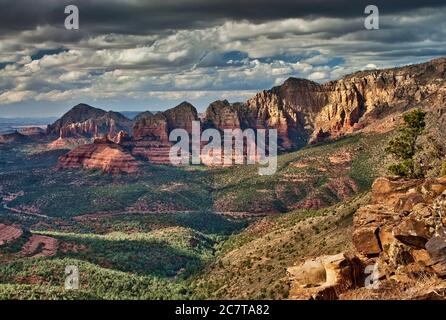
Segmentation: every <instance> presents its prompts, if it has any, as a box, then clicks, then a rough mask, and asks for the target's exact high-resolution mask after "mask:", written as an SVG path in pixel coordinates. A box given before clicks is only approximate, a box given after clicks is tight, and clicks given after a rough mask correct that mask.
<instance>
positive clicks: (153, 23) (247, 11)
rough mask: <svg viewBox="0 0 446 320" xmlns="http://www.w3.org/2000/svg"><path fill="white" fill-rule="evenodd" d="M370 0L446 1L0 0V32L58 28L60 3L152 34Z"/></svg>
mask: <svg viewBox="0 0 446 320" xmlns="http://www.w3.org/2000/svg"><path fill="white" fill-rule="evenodd" d="M370 3H373V4H374V5H377V6H378V7H379V8H380V12H381V14H394V13H395V14H399V13H401V12H403V11H408V10H413V9H420V8H424V7H430V8H435V7H440V6H444V5H445V2H444V0H425V1H414V0H393V1H388V0H386V1H385V0H374V1H370V0H367V1H363V0H359V1H352V0H269V1H267V0H243V1H242V0H179V1H174V2H173V1H165V0H151V1H144V0H131V1H104V0H96V1H91V0H81V1H73V0H40V1H34V0H2V1H0V4H1V10H0V32H1V33H3V34H4V33H10V32H13V31H23V30H30V29H34V28H35V27H36V26H38V25H47V24H49V25H53V26H60V27H62V26H63V21H64V18H65V15H64V7H65V6H66V5H68V4H75V5H77V6H78V7H79V10H80V13H81V25H82V27H83V28H86V29H88V30H89V31H90V32H92V33H109V32H114V33H124V34H150V33H159V32H160V31H162V30H166V29H189V28H200V27H205V26H209V25H215V24H218V23H220V22H221V21H223V20H242V19H246V20H249V21H253V22H263V21H267V20H274V19H284V18H304V17H321V16H323V17H341V18H349V17H350V18H351V17H359V16H363V15H364V8H365V6H366V5H368V4H370Z"/></svg>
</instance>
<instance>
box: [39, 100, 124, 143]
mask: <svg viewBox="0 0 446 320" xmlns="http://www.w3.org/2000/svg"><path fill="white" fill-rule="evenodd" d="M131 130H132V121H131V120H129V119H127V118H126V117H124V116H123V115H122V114H120V113H118V112H113V111H109V112H106V111H104V110H101V109H98V108H93V107H91V106H89V105H86V104H79V105H77V106H75V107H73V108H72V109H71V110H70V111H68V112H67V113H66V114H64V115H63V116H62V117H61V118H60V119H59V120H57V121H56V122H55V123H53V124H52V125H49V126H48V129H47V133H48V134H50V135H56V136H59V138H62V139H64V138H95V137H100V136H103V135H108V136H110V137H113V136H115V135H116V134H117V133H118V132H119V131H126V132H128V133H131Z"/></svg>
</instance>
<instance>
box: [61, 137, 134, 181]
mask: <svg viewBox="0 0 446 320" xmlns="http://www.w3.org/2000/svg"><path fill="white" fill-rule="evenodd" d="M141 164H142V163H141V162H140V161H138V160H136V159H135V158H134V157H133V156H132V155H131V154H130V152H129V151H127V150H126V149H125V148H123V147H121V146H120V145H118V144H116V143H114V142H112V141H110V140H108V139H107V138H103V139H97V140H96V141H95V142H94V143H92V144H86V145H82V146H79V147H77V148H75V149H73V150H71V151H70V152H68V153H67V154H65V155H63V156H61V157H60V158H59V162H58V168H63V169H73V168H85V169H99V170H102V171H104V172H107V173H112V174H117V173H135V172H137V171H138V170H139V167H140V166H141Z"/></svg>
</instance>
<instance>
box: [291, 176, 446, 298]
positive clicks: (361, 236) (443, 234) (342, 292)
mask: <svg viewBox="0 0 446 320" xmlns="http://www.w3.org/2000/svg"><path fill="white" fill-rule="evenodd" d="M445 225H446V177H443V178H439V179H425V180H423V179H418V180H404V179H396V178H378V179H377V180H376V181H375V182H374V184H373V186H372V200H371V203H370V204H369V205H367V206H364V207H361V208H359V209H358V210H357V211H356V213H355V215H354V217H353V236H352V241H353V245H354V248H355V251H354V252H352V253H339V254H337V255H333V256H321V257H317V258H311V259H308V260H306V261H305V262H303V263H301V264H299V265H296V266H293V267H290V268H288V269H287V273H288V277H289V280H290V284H291V290H290V294H289V298H290V299H339V298H349V299H351V298H352V299H364V298H370V299H374V298H375V299H445V298H446V280H445V279H444V277H446V228H445ZM367 266H373V268H376V269H375V270H376V271H375V273H374V277H375V278H376V280H377V283H378V285H377V286H376V287H373V288H370V289H368V288H365V285H366V282H367V280H366V279H368V277H370V275H371V271H370V270H371V269H370V267H369V268H367ZM366 270H368V272H367V273H366V272H365V271H366ZM369 283H370V282H369Z"/></svg>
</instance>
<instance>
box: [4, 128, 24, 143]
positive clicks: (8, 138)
mask: <svg viewBox="0 0 446 320" xmlns="http://www.w3.org/2000/svg"><path fill="white" fill-rule="evenodd" d="M27 141H29V139H28V137H27V136H25V135H23V134H21V133H19V132H18V131H15V132H13V133H6V134H2V135H0V144H6V143H21V142H27Z"/></svg>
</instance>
